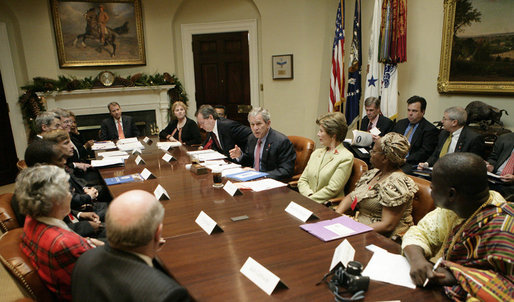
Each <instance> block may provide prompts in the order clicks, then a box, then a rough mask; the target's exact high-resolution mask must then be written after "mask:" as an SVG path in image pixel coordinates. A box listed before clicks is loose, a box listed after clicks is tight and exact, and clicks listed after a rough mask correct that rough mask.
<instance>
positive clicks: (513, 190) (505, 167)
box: [486, 132, 514, 198]
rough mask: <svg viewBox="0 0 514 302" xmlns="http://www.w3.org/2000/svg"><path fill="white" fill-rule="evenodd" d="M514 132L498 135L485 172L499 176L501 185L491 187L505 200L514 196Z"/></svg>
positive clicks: (496, 184)
mask: <svg viewBox="0 0 514 302" xmlns="http://www.w3.org/2000/svg"><path fill="white" fill-rule="evenodd" d="M513 148H514V132H511V133H507V134H503V135H500V136H499V137H498V139H497V140H496V142H495V143H494V147H493V151H492V152H491V154H490V155H489V157H488V158H487V162H486V164H487V171H489V172H491V173H494V174H496V175H499V176H500V179H501V181H502V182H501V183H495V184H492V185H491V189H492V190H495V191H498V192H499V193H500V194H502V195H503V196H504V197H505V198H507V197H508V196H509V195H512V194H514V175H513V174H514V173H513V168H514V153H513V151H514V150H513Z"/></svg>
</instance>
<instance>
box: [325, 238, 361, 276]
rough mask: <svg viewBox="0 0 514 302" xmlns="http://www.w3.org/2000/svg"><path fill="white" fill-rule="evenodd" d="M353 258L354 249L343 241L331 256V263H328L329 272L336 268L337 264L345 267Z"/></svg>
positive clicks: (346, 241)
mask: <svg viewBox="0 0 514 302" xmlns="http://www.w3.org/2000/svg"><path fill="white" fill-rule="evenodd" d="M353 257H355V249H354V248H353V247H352V245H351V244H350V242H348V240H346V239H345V240H344V241H343V242H341V244H339V245H338V246H337V247H336V249H335V251H334V255H333V256H332V263H330V271H331V270H333V269H334V267H336V266H337V265H338V264H339V263H341V264H342V265H344V266H345V267H346V265H347V264H348V262H350V261H352V260H353Z"/></svg>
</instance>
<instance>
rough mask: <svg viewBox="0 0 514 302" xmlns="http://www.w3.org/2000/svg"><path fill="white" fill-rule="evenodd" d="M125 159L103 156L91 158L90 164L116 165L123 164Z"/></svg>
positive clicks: (97, 165)
mask: <svg viewBox="0 0 514 302" xmlns="http://www.w3.org/2000/svg"><path fill="white" fill-rule="evenodd" d="M124 164H125V160H124V159H123V158H122V157H105V158H104V159H93V160H91V166H93V167H95V168H98V167H108V166H118V165H124Z"/></svg>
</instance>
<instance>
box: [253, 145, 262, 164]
mask: <svg viewBox="0 0 514 302" xmlns="http://www.w3.org/2000/svg"><path fill="white" fill-rule="evenodd" d="M261 145H262V141H261V139H258V140H257V147H255V154H254V155H253V156H254V161H253V162H254V165H253V167H254V169H255V171H259V170H260V167H261Z"/></svg>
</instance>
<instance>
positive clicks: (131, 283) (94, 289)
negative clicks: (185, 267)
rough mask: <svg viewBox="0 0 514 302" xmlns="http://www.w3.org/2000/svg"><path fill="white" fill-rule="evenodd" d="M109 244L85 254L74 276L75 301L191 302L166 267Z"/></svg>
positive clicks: (73, 292)
mask: <svg viewBox="0 0 514 302" xmlns="http://www.w3.org/2000/svg"><path fill="white" fill-rule="evenodd" d="M153 264H154V267H151V266H149V265H148V264H146V263H145V262H144V261H143V260H142V259H141V258H139V257H138V256H136V255H134V254H131V253H128V252H125V251H122V250H118V249H114V248H112V247H110V246H109V245H108V244H106V245H104V246H100V247H97V248H94V249H92V250H90V251H88V252H87V253H84V254H83V255H82V256H81V257H80V258H79V260H78V261H77V263H76V264H75V269H74V270H73V275H72V283H71V286H72V296H73V301H97V302H101V301H125V302H128V301H190V297H189V294H188V292H187V290H186V289H185V288H183V287H182V286H180V285H179V284H178V283H177V282H176V281H175V280H173V279H172V277H171V276H170V275H169V273H168V271H167V270H166V268H165V267H164V266H162V265H161V264H160V263H159V262H158V261H156V260H155V259H154V261H153Z"/></svg>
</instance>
